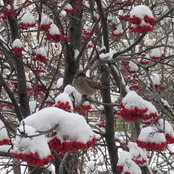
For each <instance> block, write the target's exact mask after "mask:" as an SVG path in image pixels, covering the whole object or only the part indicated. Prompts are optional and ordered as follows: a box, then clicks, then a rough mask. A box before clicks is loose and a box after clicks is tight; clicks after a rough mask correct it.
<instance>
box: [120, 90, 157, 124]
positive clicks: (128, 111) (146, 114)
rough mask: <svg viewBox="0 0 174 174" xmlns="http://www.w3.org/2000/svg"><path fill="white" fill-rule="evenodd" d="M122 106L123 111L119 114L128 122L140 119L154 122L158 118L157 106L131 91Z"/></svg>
mask: <svg viewBox="0 0 174 174" xmlns="http://www.w3.org/2000/svg"><path fill="white" fill-rule="evenodd" d="M120 106H121V111H120V113H119V114H120V115H121V116H122V117H123V118H124V119H126V120H128V121H136V120H138V119H142V120H146V121H152V119H156V118H158V117H157V114H158V113H157V110H156V108H155V106H154V105H153V104H152V103H150V102H148V101H146V100H144V99H143V98H142V97H141V96H139V95H138V94H137V93H136V92H135V91H129V92H128V94H127V95H126V96H125V97H124V98H123V100H122V103H121V105H120Z"/></svg>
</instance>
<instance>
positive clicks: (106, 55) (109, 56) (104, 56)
mask: <svg viewBox="0 0 174 174" xmlns="http://www.w3.org/2000/svg"><path fill="white" fill-rule="evenodd" d="M115 53H117V51H115V50H110V52H109V53H102V54H100V59H102V60H107V61H111V60H113V56H114V54H115Z"/></svg>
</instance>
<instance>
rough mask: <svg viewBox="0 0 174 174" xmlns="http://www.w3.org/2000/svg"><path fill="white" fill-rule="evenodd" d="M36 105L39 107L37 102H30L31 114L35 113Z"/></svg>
mask: <svg viewBox="0 0 174 174" xmlns="http://www.w3.org/2000/svg"><path fill="white" fill-rule="evenodd" d="M36 105H37V101H36V100H32V101H29V107H30V112H31V113H34V112H35V110H36Z"/></svg>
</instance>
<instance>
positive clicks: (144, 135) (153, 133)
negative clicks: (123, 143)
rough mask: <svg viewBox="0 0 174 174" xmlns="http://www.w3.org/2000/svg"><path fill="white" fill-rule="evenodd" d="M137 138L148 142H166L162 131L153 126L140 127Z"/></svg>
mask: <svg viewBox="0 0 174 174" xmlns="http://www.w3.org/2000/svg"><path fill="white" fill-rule="evenodd" d="M138 140H139V141H142V142H147V143H148V142H150V143H156V144H161V143H165V142H166V138H165V135H164V133H162V132H159V131H158V129H157V128H156V127H155V126H149V127H145V128H142V129H141V131H140V134H139V136H138Z"/></svg>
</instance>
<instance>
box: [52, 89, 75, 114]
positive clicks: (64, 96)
mask: <svg viewBox="0 0 174 174" xmlns="http://www.w3.org/2000/svg"><path fill="white" fill-rule="evenodd" d="M58 101H60V102H63V103H66V102H68V103H69V106H70V110H71V111H73V109H74V107H73V104H72V101H71V98H70V96H69V95H68V94H67V93H65V92H63V93H61V94H59V95H58V96H57V97H56V98H55V103H56V104H57V102H58Z"/></svg>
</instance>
